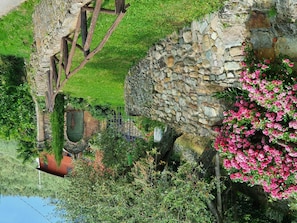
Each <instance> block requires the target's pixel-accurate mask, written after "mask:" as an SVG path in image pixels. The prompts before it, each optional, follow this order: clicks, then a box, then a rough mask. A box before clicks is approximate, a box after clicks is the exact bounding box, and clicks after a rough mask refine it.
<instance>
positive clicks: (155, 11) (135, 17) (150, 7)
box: [64, 0, 222, 107]
mask: <svg viewBox="0 0 297 223" xmlns="http://www.w3.org/2000/svg"><path fill="white" fill-rule="evenodd" d="M126 2H127V3H130V5H131V6H130V7H129V8H128V9H127V13H126V15H125V17H124V19H123V21H122V22H121V23H120V25H119V27H118V28H117V29H116V31H115V32H114V33H113V35H112V36H111V38H110V39H109V41H108V42H107V43H106V45H105V46H104V48H103V50H102V51H101V52H100V53H99V54H98V55H96V56H95V57H94V58H93V59H92V60H90V61H89V63H88V64H87V65H86V67H85V68H84V69H83V70H81V71H80V72H79V73H78V74H76V75H75V76H74V77H73V78H71V79H70V80H69V82H68V83H67V84H66V86H65V88H64V92H65V93H69V94H70V95H72V96H74V97H82V98H84V99H86V100H88V102H89V103H90V104H93V105H96V104H100V105H111V106H113V107H115V106H123V105H124V79H125V76H126V75H127V73H128V70H129V69H130V68H131V66H133V65H134V64H136V63H137V62H138V61H139V60H140V59H141V58H143V57H144V56H145V55H146V52H147V51H148V49H149V48H150V47H151V46H152V45H153V44H154V43H156V42H157V41H158V40H160V39H162V38H164V37H166V35H168V34H171V33H172V32H174V31H177V30H178V29H179V28H182V27H183V26H184V25H186V24H189V23H190V22H191V21H192V20H193V19H196V18H198V17H201V16H203V15H205V14H207V13H209V12H211V11H214V10H216V9H218V7H219V6H220V5H221V3H222V1H221V0H215V1H207V0H203V1H187V0H178V1H176V0H167V1H159V0H127V1H126ZM111 3H113V1H105V5H104V7H108V6H109V5H110V4H111ZM114 19H115V16H112V15H105V14H100V15H99V20H98V23H97V27H96V31H95V33H96V35H95V36H94V39H93V43H94V44H93V45H92V46H91V49H93V48H94V47H95V45H97V44H98V43H99V42H100V41H101V39H102V37H103V36H104V34H105V32H106V30H107V28H108V27H109V26H110V25H111V23H112V22H113V21H114ZM79 53H80V52H79ZM79 59H82V56H77V57H76V60H77V61H76V63H77V62H78V60H79Z"/></svg>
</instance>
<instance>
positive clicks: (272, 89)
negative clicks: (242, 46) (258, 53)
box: [214, 50, 297, 199]
mask: <svg viewBox="0 0 297 223" xmlns="http://www.w3.org/2000/svg"><path fill="white" fill-rule="evenodd" d="M245 53H246V60H245V62H243V71H242V72H241V76H240V82H241V84H242V96H238V97H237V100H236V102H235V104H234V108H233V109H231V110H229V111H226V112H225V113H224V120H223V125H222V126H221V128H220V129H219V130H218V135H217V137H216V140H215V143H214V146H215V148H216V149H217V150H218V151H220V154H221V157H222V158H223V165H224V167H225V169H226V170H227V171H228V173H229V174H230V178H231V179H232V180H234V181H239V182H248V183H249V184H251V185H255V184H257V185H262V186H263V189H264V191H266V192H268V193H270V194H271V196H272V197H274V198H278V199H285V198H288V197H289V196H290V194H291V193H292V192H297V81H296V77H297V76H296V73H294V72H293V70H292V67H293V66H294V64H293V63H292V62H291V61H290V60H289V59H283V60H280V59H279V60H276V61H274V62H273V63H272V62H270V61H269V60H264V61H263V62H257V61H256V59H255V58H254V57H252V56H253V54H252V53H253V52H252V51H250V50H247V51H245ZM251 55H252V56H251Z"/></svg>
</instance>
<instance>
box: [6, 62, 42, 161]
mask: <svg viewBox="0 0 297 223" xmlns="http://www.w3.org/2000/svg"><path fill="white" fill-rule="evenodd" d="M0 81H1V82H0V90H1V91H0V126H1V128H0V139H5V140H17V141H18V142H19V148H18V151H19V156H20V157H21V158H22V159H23V160H24V161H27V160H30V159H32V158H34V156H36V155H37V150H36V146H35V143H36V124H35V108H34V103H33V100H32V97H31V95H30V88H29V85H28V84H27V83H25V70H24V60H23V59H20V58H16V57H12V56H7V57H0Z"/></svg>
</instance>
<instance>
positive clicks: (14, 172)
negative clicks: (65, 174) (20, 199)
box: [0, 140, 67, 197]
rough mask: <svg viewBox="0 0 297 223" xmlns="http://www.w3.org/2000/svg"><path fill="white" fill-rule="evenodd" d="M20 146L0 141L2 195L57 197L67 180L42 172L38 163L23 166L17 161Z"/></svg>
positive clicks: (0, 190) (0, 185) (0, 186)
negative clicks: (39, 170) (38, 170)
mask: <svg viewBox="0 0 297 223" xmlns="http://www.w3.org/2000/svg"><path fill="white" fill-rule="evenodd" d="M17 147H18V144H17V143H16V142H14V141H2V140H0V163H1V166H0V173H1V174H0V179H1V180H0V194H1V195H22V196H41V197H55V196H56V193H57V192H58V191H59V190H60V188H61V187H63V186H66V185H67V181H65V179H63V178H60V177H57V176H53V175H51V174H47V173H45V172H40V184H39V180H38V172H37V171H36V167H37V163H26V164H23V163H22V161H21V160H20V159H16V156H17V151H16V149H17Z"/></svg>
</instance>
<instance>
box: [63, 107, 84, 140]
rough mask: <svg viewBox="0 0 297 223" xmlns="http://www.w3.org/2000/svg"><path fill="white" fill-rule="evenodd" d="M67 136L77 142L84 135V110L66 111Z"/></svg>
mask: <svg viewBox="0 0 297 223" xmlns="http://www.w3.org/2000/svg"><path fill="white" fill-rule="evenodd" d="M66 127H67V131H66V133H67V137H68V139H69V140H70V141H72V142H78V141H79V140H81V139H82V137H83V135H84V112H83V111H68V112H67V113H66Z"/></svg>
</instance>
